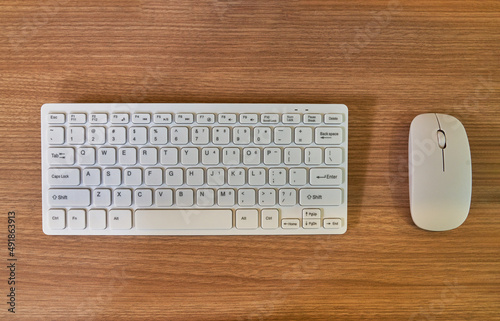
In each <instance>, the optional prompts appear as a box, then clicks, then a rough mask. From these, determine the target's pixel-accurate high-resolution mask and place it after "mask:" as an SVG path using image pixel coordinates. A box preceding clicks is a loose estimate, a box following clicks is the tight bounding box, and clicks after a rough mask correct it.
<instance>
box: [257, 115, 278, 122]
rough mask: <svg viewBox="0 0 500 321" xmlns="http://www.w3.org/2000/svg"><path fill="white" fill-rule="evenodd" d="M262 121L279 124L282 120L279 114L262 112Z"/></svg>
mask: <svg viewBox="0 0 500 321" xmlns="http://www.w3.org/2000/svg"><path fill="white" fill-rule="evenodd" d="M260 122H261V123H263V124H277V123H279V122H280V116H279V115H278V114H262V115H261V116H260Z"/></svg>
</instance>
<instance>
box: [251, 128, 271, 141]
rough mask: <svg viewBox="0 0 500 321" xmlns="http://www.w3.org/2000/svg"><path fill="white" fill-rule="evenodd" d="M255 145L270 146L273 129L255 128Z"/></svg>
mask: <svg viewBox="0 0 500 321" xmlns="http://www.w3.org/2000/svg"><path fill="white" fill-rule="evenodd" d="M253 143H254V144H256V145H269V144H270V143H271V127H255V129H254V139H253Z"/></svg>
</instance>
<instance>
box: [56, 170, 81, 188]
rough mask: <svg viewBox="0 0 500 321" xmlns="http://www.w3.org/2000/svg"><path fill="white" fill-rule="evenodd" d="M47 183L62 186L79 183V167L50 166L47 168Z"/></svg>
mask: <svg viewBox="0 0 500 321" xmlns="http://www.w3.org/2000/svg"><path fill="white" fill-rule="evenodd" d="M49 184H50V185H64V186H76V185H80V169H79V168H51V169H49Z"/></svg>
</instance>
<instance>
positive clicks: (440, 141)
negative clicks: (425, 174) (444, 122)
mask: <svg viewBox="0 0 500 321" xmlns="http://www.w3.org/2000/svg"><path fill="white" fill-rule="evenodd" d="M437 140H438V146H439V148H441V149H444V148H445V147H446V135H445V134H444V131H442V130H441V129H440V130H438V131H437Z"/></svg>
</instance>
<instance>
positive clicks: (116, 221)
mask: <svg viewBox="0 0 500 321" xmlns="http://www.w3.org/2000/svg"><path fill="white" fill-rule="evenodd" d="M109 227H110V228H111V229H112V230H129V229H131V228H132V211H131V210H111V211H109Z"/></svg>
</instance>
